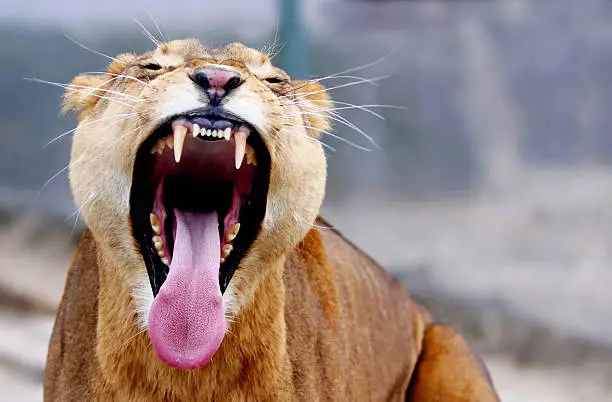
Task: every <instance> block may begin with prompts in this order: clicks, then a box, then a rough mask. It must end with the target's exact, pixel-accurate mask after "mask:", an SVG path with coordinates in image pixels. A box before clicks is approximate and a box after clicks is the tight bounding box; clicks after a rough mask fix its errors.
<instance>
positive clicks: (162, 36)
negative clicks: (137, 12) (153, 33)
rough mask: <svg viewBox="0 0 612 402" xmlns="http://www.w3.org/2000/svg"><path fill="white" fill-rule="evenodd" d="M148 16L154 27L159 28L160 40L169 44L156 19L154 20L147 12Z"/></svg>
mask: <svg viewBox="0 0 612 402" xmlns="http://www.w3.org/2000/svg"><path fill="white" fill-rule="evenodd" d="M147 15H148V16H149V19H151V21H153V25H155V28H157V32H159V38H160V39H161V41H162V42H167V41H168V39H166V38H165V35H164V34H163V33H162V30H161V29H160V28H159V24H158V23H157V21H155V18H153V14H151V13H150V12H149V11H147Z"/></svg>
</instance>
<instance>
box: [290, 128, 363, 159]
mask: <svg viewBox="0 0 612 402" xmlns="http://www.w3.org/2000/svg"><path fill="white" fill-rule="evenodd" d="M287 127H303V128H306V129H310V130H315V131H318V132H320V133H323V134H327V135H329V136H330V137H333V138H336V139H338V140H339V141H342V142H344V143H346V144H349V145H352V146H353V147H355V148H357V149H361V150H362V151H368V152H370V151H372V150H371V149H370V148H366V147H363V146H361V145H359V144H356V143H354V142H352V141H350V140H347V139H346V138H343V137H340V136H339V135H336V134H334V133H332V132H330V131H326V130H323V129H320V128H317V127H312V126H300V125H287Z"/></svg>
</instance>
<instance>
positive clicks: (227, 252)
mask: <svg viewBox="0 0 612 402" xmlns="http://www.w3.org/2000/svg"><path fill="white" fill-rule="evenodd" d="M233 249H234V246H232V245H231V244H226V245H225V246H223V249H222V250H221V256H223V258H227V257H228V256H229V255H230V253H231V252H232V250H233Z"/></svg>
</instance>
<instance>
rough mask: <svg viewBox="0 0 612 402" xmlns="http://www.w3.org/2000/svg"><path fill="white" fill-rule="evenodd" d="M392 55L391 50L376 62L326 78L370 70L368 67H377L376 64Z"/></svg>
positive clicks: (393, 51)
mask: <svg viewBox="0 0 612 402" xmlns="http://www.w3.org/2000/svg"><path fill="white" fill-rule="evenodd" d="M394 53H395V50H392V51H390V52H389V53H387V54H386V55H384V56H383V57H381V58H380V59H378V60H375V61H373V62H370V63H367V64H363V65H361V66H357V67H352V68H349V69H347V70H344V71H340V72H339V73H335V74H330V75H328V76H327V77H328V78H329V77H336V76H339V75H345V74H348V73H353V72H355V71H360V70H365V69H366V68H370V67H372V66H375V65H377V64H380V63H382V62H383V61H385V60H387V59H388V58H389V57H391V56H392V55H393V54H394Z"/></svg>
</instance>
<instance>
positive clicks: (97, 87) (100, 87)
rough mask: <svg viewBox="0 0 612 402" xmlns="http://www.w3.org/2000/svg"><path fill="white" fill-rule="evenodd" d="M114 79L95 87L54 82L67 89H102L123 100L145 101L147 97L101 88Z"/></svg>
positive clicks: (48, 82)
mask: <svg viewBox="0 0 612 402" xmlns="http://www.w3.org/2000/svg"><path fill="white" fill-rule="evenodd" d="M116 79H117V77H114V78H111V79H109V80H106V81H104V82H103V83H101V84H100V85H99V86H96V87H90V86H87V85H78V84H61V83H58V82H56V83H55V84H57V85H61V86H63V87H64V88H68V89H71V88H77V89H89V90H92V91H96V92H97V91H103V92H105V93H109V94H113V95H117V96H120V97H123V98H124V99H125V100H129V101H134V102H145V101H147V99H142V98H139V97H137V96H133V95H130V94H126V93H125V92H121V91H114V90H112V89H105V88H102V85H105V84H108V83H109V82H112V81H114V80H116ZM46 83H47V84H50V83H51V82H50V81H47V82H46Z"/></svg>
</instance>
